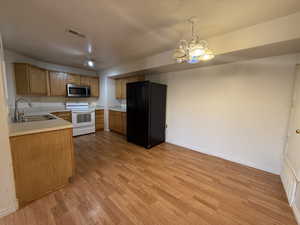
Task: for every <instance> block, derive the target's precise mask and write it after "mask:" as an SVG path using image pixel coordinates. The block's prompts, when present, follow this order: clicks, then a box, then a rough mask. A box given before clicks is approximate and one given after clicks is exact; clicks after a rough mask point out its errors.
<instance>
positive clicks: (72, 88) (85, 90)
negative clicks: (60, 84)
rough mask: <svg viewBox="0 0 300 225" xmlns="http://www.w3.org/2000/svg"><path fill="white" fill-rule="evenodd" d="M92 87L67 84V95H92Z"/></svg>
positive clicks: (79, 96)
mask: <svg viewBox="0 0 300 225" xmlns="http://www.w3.org/2000/svg"><path fill="white" fill-rule="evenodd" d="M90 96H91V88H90V87H89V86H80V85H75V84H67V97H77V98H82V97H90Z"/></svg>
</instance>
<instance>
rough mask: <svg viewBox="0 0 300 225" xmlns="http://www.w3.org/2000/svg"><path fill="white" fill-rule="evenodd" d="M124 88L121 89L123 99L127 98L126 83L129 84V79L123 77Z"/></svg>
mask: <svg viewBox="0 0 300 225" xmlns="http://www.w3.org/2000/svg"><path fill="white" fill-rule="evenodd" d="M121 82H122V85H121V87H122V89H121V99H126V84H127V79H126V78H124V79H122V81H121Z"/></svg>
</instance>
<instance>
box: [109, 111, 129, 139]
mask: <svg viewBox="0 0 300 225" xmlns="http://www.w3.org/2000/svg"><path fill="white" fill-rule="evenodd" d="M126 115H127V114H126V112H119V111H114V110H109V129H110V130H111V131H114V132H117V133H120V134H124V135H125V134H126V129H127V128H126V120H127V119H126Z"/></svg>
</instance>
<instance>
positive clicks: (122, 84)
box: [115, 76, 145, 99]
mask: <svg viewBox="0 0 300 225" xmlns="http://www.w3.org/2000/svg"><path fill="white" fill-rule="evenodd" d="M143 80H145V76H131V77H126V78H118V79H116V80H115V87H116V88H115V95H116V99H126V84H127V83H131V82H137V81H143Z"/></svg>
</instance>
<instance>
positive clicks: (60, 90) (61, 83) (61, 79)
mask: <svg viewBox="0 0 300 225" xmlns="http://www.w3.org/2000/svg"><path fill="white" fill-rule="evenodd" d="M67 77H68V74H67V73H63V72H55V71H50V72H49V80H50V95H51V96H66V84H67Z"/></svg>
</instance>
